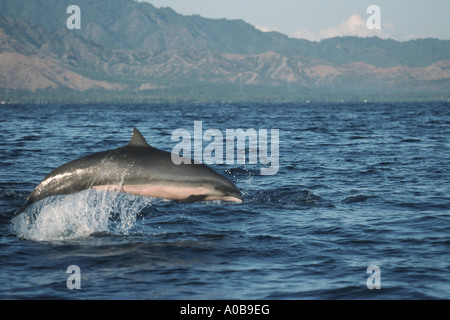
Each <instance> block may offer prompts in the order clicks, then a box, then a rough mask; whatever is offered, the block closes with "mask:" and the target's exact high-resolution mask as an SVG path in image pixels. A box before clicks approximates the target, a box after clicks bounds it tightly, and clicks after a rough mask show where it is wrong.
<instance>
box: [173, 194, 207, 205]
mask: <svg viewBox="0 0 450 320" xmlns="http://www.w3.org/2000/svg"><path fill="white" fill-rule="evenodd" d="M206 197H207V195H204V194H198V195H192V196H189V197H187V198H186V199H182V200H175V201H176V202H178V203H193V202H197V201H203V200H205V199H206Z"/></svg>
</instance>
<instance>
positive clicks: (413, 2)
mask: <svg viewBox="0 0 450 320" xmlns="http://www.w3.org/2000/svg"><path fill="white" fill-rule="evenodd" d="M139 1H147V2H150V3H152V4H153V5H154V6H155V7H157V8H160V7H171V8H172V9H174V10H175V11H176V12H178V13H181V14H184V15H192V14H199V15H201V16H202V17H206V18H227V19H243V20H245V21H246V22H248V23H250V24H252V25H254V26H255V27H257V28H259V29H261V30H263V31H269V30H275V31H279V32H282V33H284V34H286V35H288V36H290V37H297V38H306V39H309V40H320V39H323V38H329V37H333V36H345V35H356V36H363V37H365V36H374V35H377V36H380V37H384V38H393V39H396V40H409V39H415V38H423V37H434V38H439V39H450V0H428V1H426V0H372V1H366V0H139ZM370 5H377V6H378V7H379V8H380V11H381V13H380V18H381V19H380V20H381V21H380V22H381V30H370V29H368V28H367V25H366V21H367V20H368V18H369V17H370V16H371V14H369V13H367V8H368V7H369V6H370Z"/></svg>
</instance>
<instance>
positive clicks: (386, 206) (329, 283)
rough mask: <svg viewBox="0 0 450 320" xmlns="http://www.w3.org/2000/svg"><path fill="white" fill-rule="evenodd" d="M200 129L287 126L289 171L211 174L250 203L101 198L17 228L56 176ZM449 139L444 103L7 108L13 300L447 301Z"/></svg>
mask: <svg viewBox="0 0 450 320" xmlns="http://www.w3.org/2000/svg"><path fill="white" fill-rule="evenodd" d="M194 121H202V126H203V131H205V130H207V129H210V128H214V129H218V130H220V131H221V132H223V133H225V132H226V129H238V128H242V129H244V130H247V129H249V128H254V129H256V130H259V129H268V130H270V129H279V170H278V172H277V174H275V175H272V176H264V175H261V174H260V172H261V171H260V169H261V168H263V167H267V165H263V164H261V163H260V162H258V163H257V164H250V163H249V161H248V160H249V159H247V161H246V162H245V164H240V163H237V161H235V162H234V163H225V164H220V165H219V164H213V165H211V167H213V168H214V169H215V170H216V171H218V172H219V173H221V174H223V175H225V176H227V177H228V178H229V179H230V180H232V181H233V182H234V183H235V184H236V186H237V187H238V188H239V189H240V190H241V191H242V193H243V196H244V199H245V202H244V203H242V204H235V203H225V202H219V201H214V202H197V203H193V204H178V203H175V202H171V201H166V200H160V199H150V198H142V197H137V196H131V195H124V194H117V193H114V192H107V191H104V192H98V191H92V190H87V191H84V192H81V193H79V194H76V195H69V196H62V197H54V198H49V199H45V200H43V201H41V202H38V203H37V204H35V205H33V206H32V207H30V208H29V209H28V210H27V211H26V212H25V213H24V214H22V215H20V216H19V217H18V218H15V219H13V216H14V212H15V211H16V210H18V209H19V208H20V207H21V206H22V204H23V203H24V202H25V199H26V197H27V196H28V194H29V192H31V190H32V189H33V188H34V187H35V186H36V185H37V184H38V183H39V182H40V181H41V180H42V179H43V178H44V176H45V175H46V174H47V173H49V172H50V171H51V170H52V169H54V168H56V167H58V166H60V165H62V164H64V163H66V162H68V161H70V160H74V159H77V158H79V157H82V156H85V155H88V154H91V153H94V152H98V151H104V150H109V149H113V148H117V147H120V146H123V145H125V144H126V143H127V142H128V140H129V139H130V136H131V132H132V129H133V128H134V127H136V128H138V129H139V130H140V131H141V132H142V134H143V135H144V136H145V137H146V139H147V141H148V142H149V143H150V144H151V145H153V146H154V147H156V148H159V149H163V150H166V151H171V150H172V148H173V147H174V146H175V145H176V142H173V141H171V135H172V132H173V131H174V130H175V129H178V128H184V129H186V130H188V131H190V132H193V130H194ZM449 139H450V103H437V102H436V103H391V104H388V103H385V104H380V103H361V104H345V103H342V104H316V103H309V104H167V105H164V104H160V105H152V104H140V105H131V104H130V105H124V104H116V105H110V104H98V105H97V104H96V105H75V104H74V105H70V104H65V105H56V104H49V105H3V106H0V283H1V284H2V285H1V286H0V298H2V299H273V300H278V299H283V300H284V299H286V300H287V299H289V300H290V299H448V298H450V281H449V279H450V233H449V230H450V172H449V171H450V165H449V163H450V161H449V160H450V140H449ZM269 141H270V137H269ZM206 145H207V143H204V145H203V147H205V146H206ZM247 151H249V150H247ZM269 151H270V148H269ZM74 265H75V266H78V267H79V271H80V273H79V275H80V277H79V278H76V279H75V278H72V276H73V275H75V274H72V273H71V272H70V271H69V272H68V268H69V266H74ZM374 265H375V266H377V267H378V269H376V270H379V272H375V273H372V272H370V271H369V272H368V267H369V266H374ZM370 270H371V269H370ZM74 279H75V280H74ZM68 283H78V284H79V285H80V289H77V288H75V289H69V287H68ZM374 285H376V287H375V288H373V286H374ZM371 288H372V289H371ZM377 288H378V289H377Z"/></svg>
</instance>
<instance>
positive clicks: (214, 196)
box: [15, 128, 243, 216]
mask: <svg viewBox="0 0 450 320" xmlns="http://www.w3.org/2000/svg"><path fill="white" fill-rule="evenodd" d="M90 188H93V189H97V190H112V191H119V192H124V193H130V194H135V195H139V196H145V197H152V198H162V199H168V200H174V201H177V202H181V203H190V202H195V201H203V200H205V201H206V200H223V201H234V202H242V201H243V198H242V194H241V192H240V191H239V190H238V188H236V186H235V185H234V184H233V183H232V182H231V181H230V180H228V179H227V178H225V177H224V176H222V175H220V174H218V173H217V172H215V171H214V170H212V169H211V168H210V167H208V166H206V165H204V164H190V160H189V159H185V160H184V161H183V163H181V164H178V165H177V164H174V163H173V162H172V158H171V153H169V152H166V151H162V150H159V149H156V148H153V147H152V146H150V145H149V144H148V143H147V142H146V141H145V139H144V137H143V136H142V134H141V133H140V132H139V130H138V129H136V128H134V129H133V134H132V136H131V140H130V142H129V143H128V144H127V145H126V146H124V147H121V148H117V149H113V150H109V151H104V152H98V153H94V154H92V155H89V156H86V157H83V158H80V159H77V160H74V161H71V162H68V163H66V164H64V165H62V166H60V167H58V168H56V169H54V170H53V171H52V172H50V173H49V174H48V175H47V176H46V177H45V178H44V179H43V180H42V181H41V182H40V183H39V184H38V185H37V186H36V188H35V189H34V190H33V191H32V192H31V194H30V195H29V196H28V198H27V201H26V203H25V204H24V205H23V206H22V207H21V208H20V209H19V210H18V211H17V212H16V214H15V215H16V216H17V215H19V214H20V213H22V212H23V211H25V209H26V208H27V207H28V206H30V205H31V204H33V203H35V202H38V201H39V200H42V199H44V198H47V197H50V196H55V195H66V194H72V193H77V192H80V191H82V190H86V189H90Z"/></svg>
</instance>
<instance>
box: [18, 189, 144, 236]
mask: <svg viewBox="0 0 450 320" xmlns="http://www.w3.org/2000/svg"><path fill="white" fill-rule="evenodd" d="M151 202H152V199H151V198H145V197H139V196H134V195H129V194H124V193H118V192H112V191H97V190H92V189H89V190H85V191H82V192H79V193H77V194H74V195H67V196H57V197H50V198H46V199H43V200H41V201H39V202H38V203H35V204H33V205H32V206H30V207H28V209H27V210H26V211H25V212H23V213H22V214H20V215H19V216H17V217H16V218H14V219H13V225H14V229H15V231H16V234H17V236H18V237H19V238H22V239H27V240H34V241H54V240H68V239H77V238H85V237H88V236H90V235H92V234H95V233H106V234H119V235H127V234H129V233H130V232H131V231H133V229H135V228H136V218H137V214H138V213H139V212H140V211H142V209H143V208H145V207H146V206H147V205H149V204H150V203H151Z"/></svg>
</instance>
